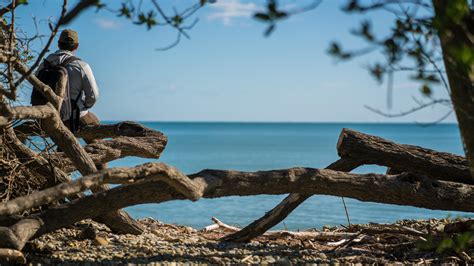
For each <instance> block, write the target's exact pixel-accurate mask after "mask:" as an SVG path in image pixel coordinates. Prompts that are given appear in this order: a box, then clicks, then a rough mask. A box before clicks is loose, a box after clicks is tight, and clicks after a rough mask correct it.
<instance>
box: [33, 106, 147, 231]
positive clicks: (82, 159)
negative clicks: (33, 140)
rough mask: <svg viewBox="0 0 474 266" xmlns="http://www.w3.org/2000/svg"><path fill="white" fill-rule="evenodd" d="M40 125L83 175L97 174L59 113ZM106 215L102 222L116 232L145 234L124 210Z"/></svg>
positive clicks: (104, 187) (98, 189)
mask: <svg viewBox="0 0 474 266" xmlns="http://www.w3.org/2000/svg"><path fill="white" fill-rule="evenodd" d="M51 108H52V107H51ZM40 123H41V127H42V128H43V129H44V131H45V132H46V133H47V134H48V136H49V137H50V138H51V139H52V140H53V141H54V142H55V143H56V144H57V145H58V147H59V148H61V149H62V150H63V151H64V153H65V154H66V155H67V157H68V158H69V159H71V161H72V163H73V164H74V166H76V167H77V169H78V170H79V172H80V173H81V174H82V175H88V174H92V173H95V172H97V168H96V166H95V164H94V161H93V160H92V158H91V157H90V156H89V154H88V153H87V152H86V151H85V150H84V148H83V147H82V146H81V145H80V143H79V141H78V140H77V139H76V137H75V136H74V134H73V133H72V132H71V131H70V130H69V129H68V128H67V127H66V126H65V125H64V124H63V122H62V121H61V119H60V118H59V115H58V113H57V112H56V113H55V115H54V116H53V117H52V118H48V119H43V120H41V121H40ZM107 189H109V187H108V185H102V186H100V187H93V188H91V190H92V191H93V192H99V191H102V190H107ZM106 214H107V217H104V218H103V219H100V220H102V221H103V222H104V223H105V224H106V225H107V226H108V227H109V228H110V229H112V230H113V231H115V232H118V233H128V234H141V233H142V232H143V228H142V226H141V225H140V224H139V223H138V222H136V221H134V220H133V219H132V218H131V217H130V216H129V215H128V214H127V213H126V212H125V211H123V210H115V211H112V212H110V213H106Z"/></svg>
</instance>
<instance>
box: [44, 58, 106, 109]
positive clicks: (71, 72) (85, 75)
mask: <svg viewBox="0 0 474 266" xmlns="http://www.w3.org/2000/svg"><path fill="white" fill-rule="evenodd" d="M71 56H73V53H72V52H70V51H67V50H58V51H56V52H54V53H52V54H50V55H48V57H46V60H48V62H50V63H52V64H54V65H56V64H60V63H61V62H63V61H64V60H65V59H66V58H68V57H71ZM41 68H43V63H41V65H40V66H39V68H38V71H39V70H41ZM66 69H67V71H68V77H69V90H70V95H71V99H72V100H73V101H74V100H76V99H78V97H79V99H78V101H77V104H78V106H79V109H80V110H81V116H84V115H86V114H87V112H88V110H89V109H90V108H91V107H92V106H93V105H94V104H95V102H96V101H97V99H98V98H99V88H98V87H97V83H96V82H95V78H94V74H92V69H91V67H90V66H89V64H87V63H86V62H84V61H82V60H75V61H73V62H72V63H70V64H68V65H67V66H66Z"/></svg>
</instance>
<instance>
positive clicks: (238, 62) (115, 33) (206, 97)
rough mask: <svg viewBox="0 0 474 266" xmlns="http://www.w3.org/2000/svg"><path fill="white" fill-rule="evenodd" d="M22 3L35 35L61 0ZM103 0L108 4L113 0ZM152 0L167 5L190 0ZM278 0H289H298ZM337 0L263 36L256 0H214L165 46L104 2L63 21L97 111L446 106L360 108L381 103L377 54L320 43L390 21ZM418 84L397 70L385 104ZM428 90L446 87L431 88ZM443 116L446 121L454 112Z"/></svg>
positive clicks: (311, 111)
mask: <svg viewBox="0 0 474 266" xmlns="http://www.w3.org/2000/svg"><path fill="white" fill-rule="evenodd" d="M30 2H31V3H30V4H29V5H28V6H27V7H25V8H23V9H21V11H19V14H18V16H19V18H20V23H21V26H22V27H23V29H24V30H25V31H26V32H27V33H29V34H34V33H35V27H34V24H33V19H32V17H33V16H34V17H36V18H37V20H38V21H39V28H40V31H41V32H42V33H46V34H47V33H48V30H47V27H46V23H45V21H44V19H47V18H55V17H57V16H58V14H59V11H60V3H61V2H62V1H58V0H42V1H40V0H30ZM105 2H106V3H108V4H110V5H112V6H114V4H115V5H116V4H117V3H118V2H119V1H105ZM145 2H146V1H145ZM160 2H162V3H164V7H165V9H167V10H171V8H172V6H177V8H178V9H179V8H180V7H183V6H186V5H189V3H192V2H194V1H193V0H168V1H160ZM281 2H282V3H281V4H282V5H286V6H288V7H292V6H294V5H295V4H300V3H302V2H305V1H290V0H288V1H281ZM306 2H307V1H306ZM344 2H345V1H342V0H325V1H323V3H322V4H321V5H320V6H319V7H318V8H317V9H315V10H313V11H310V12H307V13H304V14H300V15H298V16H295V17H293V18H290V19H288V20H286V21H283V22H281V23H279V24H278V26H277V29H276V31H275V32H274V33H273V34H272V36H271V37H269V38H265V37H263V35H262V32H263V30H264V28H265V25H263V24H262V23H259V22H257V21H255V20H253V19H252V18H251V17H250V16H251V14H253V12H254V11H255V10H258V9H259V8H261V6H262V4H263V3H264V1H245V0H218V1H217V3H216V4H213V5H209V6H207V7H205V8H204V9H202V10H200V11H199V12H198V13H197V14H196V17H197V18H199V22H198V24H197V25H196V26H195V27H194V28H193V29H192V31H191V32H190V34H191V39H190V40H187V39H183V41H182V42H181V43H180V44H179V45H178V46H177V47H175V48H173V49H171V50H168V51H165V52H161V51H156V50H155V49H156V48H160V47H164V46H167V45H168V44H170V43H172V42H173V41H174V38H175V35H176V33H175V31H173V30H171V29H169V28H163V27H156V28H153V29H152V30H150V31H147V30H146V29H145V27H139V26H136V25H133V24H132V23H130V21H127V20H125V19H123V18H117V17H116V16H115V15H114V14H111V13H110V12H107V11H101V12H99V13H96V12H95V11H94V10H89V11H87V12H85V13H84V14H82V15H81V16H80V17H79V18H77V19H76V20H75V21H74V22H73V23H72V24H71V25H69V26H68V28H73V29H75V30H77V31H78V33H79V38H80V47H79V51H78V54H77V55H78V56H79V57H81V58H82V59H84V60H85V61H86V62H88V63H89V64H90V65H91V67H92V69H93V71H94V74H95V76H96V79H97V82H98V85H99V88H100V93H101V96H100V99H99V101H98V103H97V104H96V106H94V108H93V111H94V112H95V113H97V114H98V116H99V117H100V118H101V119H104V120H125V119H127V120H142V121H143V120H149V121H291V122H301V121H304V122H415V121H417V122H430V121H433V120H437V119H438V118H439V117H441V116H443V115H444V114H445V113H446V112H447V111H448V110H447V109H446V108H442V107H436V108H428V109H426V110H424V111H421V112H418V113H416V114H413V115H410V116H406V117H402V118H396V119H390V118H385V117H382V116H380V115H377V114H375V113H373V112H371V111H369V110H367V109H366V108H364V105H369V106H372V107H375V108H379V109H382V110H387V106H386V86H385V85H382V86H380V85H379V84H378V83H377V82H375V81H374V79H373V78H372V77H371V76H369V74H368V72H367V71H366V69H365V68H364V67H365V66H367V65H368V64H369V63H371V62H374V61H373V60H374V59H375V58H376V57H377V56H376V55H371V56H369V57H363V58H359V59H356V60H353V61H350V62H342V63H336V62H335V61H334V59H333V58H331V57H330V56H329V55H327V53H326V51H327V48H328V45H329V43H330V41H333V40H338V41H340V42H341V43H342V44H343V45H344V46H345V47H351V48H358V47H361V46H362V45H363V43H362V42H361V41H360V40H358V39H357V38H356V37H354V36H352V35H351V34H350V33H349V30H350V29H353V28H355V27H356V26H357V23H358V22H360V21H361V20H362V19H363V18H364V17H366V18H367V17H368V18H370V19H372V20H373V21H374V22H375V23H376V24H375V25H376V30H377V31H378V32H384V30H387V29H388V28H389V26H390V22H391V21H392V17H390V16H387V15H386V14H384V13H375V14H369V15H368V16H367V15H366V16H364V17H362V16H357V15H347V14H345V13H343V12H342V11H340V6H341V5H342V4H343V3H344ZM71 5H72V4H71ZM39 44H40V43H39V42H37V43H36V45H39ZM55 49H56V47H55V45H54V46H53V49H52V50H55ZM418 88H419V84H417V83H414V82H413V81H411V80H410V79H408V78H407V77H405V76H400V75H397V76H396V77H395V86H394V97H393V107H392V109H391V111H392V112H397V111H401V110H406V109H409V108H411V107H413V106H415V104H416V103H415V102H414V100H413V99H412V98H413V97H418V98H422V97H421V95H420V93H419V91H418ZM435 96H437V97H443V96H444V97H445V96H446V92H445V91H444V90H443V89H437V90H436V91H435ZM446 121H447V122H455V117H454V115H451V116H450V117H449V118H448V119H447V120H446Z"/></svg>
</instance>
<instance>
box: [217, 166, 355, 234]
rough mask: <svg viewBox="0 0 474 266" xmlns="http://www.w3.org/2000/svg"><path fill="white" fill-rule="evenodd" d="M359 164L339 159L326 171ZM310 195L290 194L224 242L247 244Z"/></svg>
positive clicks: (343, 168) (350, 168)
mask: <svg viewBox="0 0 474 266" xmlns="http://www.w3.org/2000/svg"><path fill="white" fill-rule="evenodd" d="M360 165H361V164H360V162H358V161H357V160H353V159H340V160H338V161H336V162H334V163H332V164H331V165H329V166H328V167H326V169H332V170H339V171H344V172H350V171H352V170H353V169H355V168H357V167H358V166H360ZM311 196H312V195H311V194H299V193H296V194H290V195H288V196H287V197H286V198H285V199H283V201H282V202H281V203H280V204H278V205H277V206H276V207H275V208H273V209H272V210H270V211H269V212H267V213H265V215H264V216H263V217H261V218H260V219H258V220H255V221H254V222H252V223H251V224H249V225H247V226H246V227H244V228H243V229H242V230H239V231H236V232H235V233H233V234H230V235H227V236H225V237H224V239H223V240H224V241H228V242H247V241H250V240H251V239H253V238H255V237H258V236H260V235H262V234H263V233H265V232H266V231H267V230H268V229H270V228H272V227H273V226H275V225H277V224H278V223H279V222H280V221H283V220H284V219H285V218H286V217H287V216H288V215H289V214H290V213H291V212H292V211H293V210H294V209H296V208H297V207H298V206H299V205H300V204H301V203H303V202H304V201H305V200H306V199H308V198H309V197H311Z"/></svg>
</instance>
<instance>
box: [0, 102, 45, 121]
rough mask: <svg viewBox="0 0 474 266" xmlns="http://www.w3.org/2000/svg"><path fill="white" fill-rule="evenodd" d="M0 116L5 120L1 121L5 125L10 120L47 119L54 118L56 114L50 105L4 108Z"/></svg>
mask: <svg viewBox="0 0 474 266" xmlns="http://www.w3.org/2000/svg"><path fill="white" fill-rule="evenodd" d="M2 109H3V110H1V112H0V115H1V116H3V118H2V119H1V120H0V121H1V123H2V124H0V125H5V124H6V123H7V122H8V121H9V120H15V119H46V118H51V117H53V116H54V112H53V110H52V109H51V107H50V106H48V105H38V106H16V107H8V106H6V105H5V106H3V108H2Z"/></svg>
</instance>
